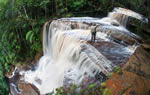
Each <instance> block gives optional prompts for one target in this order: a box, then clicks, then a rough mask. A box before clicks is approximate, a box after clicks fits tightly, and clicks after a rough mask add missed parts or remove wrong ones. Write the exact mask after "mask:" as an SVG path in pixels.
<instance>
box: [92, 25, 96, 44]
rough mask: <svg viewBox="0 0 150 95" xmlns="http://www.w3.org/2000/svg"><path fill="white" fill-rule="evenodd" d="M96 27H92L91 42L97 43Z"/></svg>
mask: <svg viewBox="0 0 150 95" xmlns="http://www.w3.org/2000/svg"><path fill="white" fill-rule="evenodd" d="M96 27H97V26H94V25H93V26H91V42H95V40H96Z"/></svg>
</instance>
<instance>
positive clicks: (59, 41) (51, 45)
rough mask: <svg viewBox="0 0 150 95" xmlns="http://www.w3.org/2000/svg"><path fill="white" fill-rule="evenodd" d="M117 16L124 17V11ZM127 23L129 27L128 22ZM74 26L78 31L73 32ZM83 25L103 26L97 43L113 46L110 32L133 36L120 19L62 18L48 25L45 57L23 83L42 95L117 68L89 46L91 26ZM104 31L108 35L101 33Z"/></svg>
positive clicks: (44, 39)
mask: <svg viewBox="0 0 150 95" xmlns="http://www.w3.org/2000/svg"><path fill="white" fill-rule="evenodd" d="M115 12H117V11H115ZM118 13H121V10H120V11H119V12H118ZM136 15H137V14H136ZM129 16H130V15H129ZM138 18H139V17H138ZM108 19H109V21H108ZM124 21H125V24H126V19H124ZM74 22H75V25H76V28H74V29H73V28H72V24H73V23H74ZM82 22H87V23H98V24H100V25H102V26H101V29H100V30H99V32H97V39H100V41H107V42H112V43H114V42H113V41H112V40H111V39H110V37H109V35H110V34H109V31H119V32H121V33H123V31H125V33H129V34H131V33H130V32H129V31H128V30H127V29H126V28H125V27H124V26H126V25H124V26H122V24H121V23H120V22H118V20H117V19H115V18H114V19H112V18H111V17H110V15H109V17H107V19H106V18H104V19H98V18H90V17H85V18H63V19H59V20H55V21H53V22H52V23H51V24H50V22H47V23H46V24H45V26H44V30H43V52H44V55H43V56H42V57H41V58H40V60H39V63H38V66H37V68H36V70H35V71H27V72H25V75H24V80H25V81H26V82H28V83H31V84H33V85H35V86H36V87H37V88H38V89H39V91H40V93H41V94H46V93H49V92H51V91H52V90H54V89H56V88H58V87H61V86H62V85H63V84H64V81H65V79H69V81H67V82H68V83H74V84H80V83H81V82H82V80H83V78H84V76H85V74H86V76H90V77H94V76H95V75H96V74H97V73H99V72H103V73H104V74H105V75H108V74H109V72H110V71H112V70H113V69H114V68H115V67H116V65H114V64H113V63H112V62H111V61H110V60H108V59H107V58H106V57H105V56H104V55H102V54H101V53H100V52H99V51H98V50H97V49H96V48H95V47H93V46H92V45H90V44H88V43H87V41H89V40H90V39H91V33H90V30H89V27H90V26H89V25H86V24H83V23H82ZM112 22H115V23H118V24H119V26H113V25H112ZM122 22H123V21H122ZM103 29H105V31H106V32H102V30H103ZM119 32H118V33H119ZM111 33H112V32H111ZM129 34H127V35H129ZM131 48H132V49H131ZM135 48H136V47H134V46H130V47H124V49H123V50H124V51H122V52H125V53H127V54H129V55H131V54H132V53H133V52H134V50H135Z"/></svg>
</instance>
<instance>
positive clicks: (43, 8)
mask: <svg viewBox="0 0 150 95" xmlns="http://www.w3.org/2000/svg"><path fill="white" fill-rule="evenodd" d="M114 7H124V8H128V9H131V10H134V11H136V12H138V13H141V14H143V15H144V16H146V17H148V18H149V17H150V8H149V7H150V0H0V95H8V93H9V87H8V81H7V79H6V77H5V74H6V73H7V72H9V71H10V68H11V67H12V66H13V65H15V64H18V63H20V64H22V63H23V62H24V61H25V60H27V59H32V58H33V57H34V56H35V54H36V53H37V52H41V51H42V36H41V35H42V27H43V25H44V23H45V22H46V21H48V20H53V19H57V18H61V17H72V16H75V17H77V16H92V17H103V16H106V15H107V13H108V12H109V11H112V9H113V8H114ZM137 31H138V30H137ZM143 31H144V32H143ZM147 31H148V30H144V29H143V30H141V29H140V32H138V33H140V34H141V35H142V37H145V38H144V39H147V40H150V39H148V38H149V36H148V35H149V34H150V33H149V32H147Z"/></svg>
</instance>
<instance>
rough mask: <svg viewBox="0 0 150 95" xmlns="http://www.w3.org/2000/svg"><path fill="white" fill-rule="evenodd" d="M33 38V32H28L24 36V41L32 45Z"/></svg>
mask: <svg viewBox="0 0 150 95" xmlns="http://www.w3.org/2000/svg"><path fill="white" fill-rule="evenodd" d="M33 37H34V32H33V31H31V30H30V31H29V32H27V34H26V40H27V41H29V42H30V43H32V41H33Z"/></svg>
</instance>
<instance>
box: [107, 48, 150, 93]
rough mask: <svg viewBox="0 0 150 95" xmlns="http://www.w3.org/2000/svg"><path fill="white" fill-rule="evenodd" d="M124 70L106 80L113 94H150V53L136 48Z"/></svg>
mask: <svg viewBox="0 0 150 95" xmlns="http://www.w3.org/2000/svg"><path fill="white" fill-rule="evenodd" d="M122 70H123V71H122V73H121V74H117V73H115V74H113V76H112V77H111V78H110V79H109V80H107V81H106V84H107V86H106V87H107V88H108V89H111V90H112V95H122V94H125V95H149V91H150V86H149V85H150V72H149V70H150V55H149V54H148V53H147V52H146V51H145V50H144V49H143V48H141V47H138V48H137V49H136V51H135V52H134V54H133V55H132V56H131V57H130V58H129V60H128V62H127V64H125V65H124V66H123V68H122Z"/></svg>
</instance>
